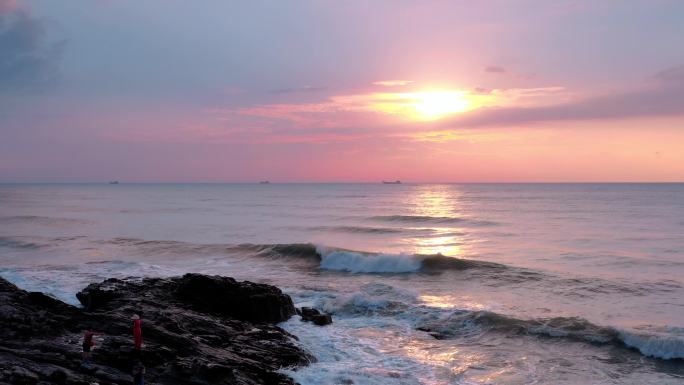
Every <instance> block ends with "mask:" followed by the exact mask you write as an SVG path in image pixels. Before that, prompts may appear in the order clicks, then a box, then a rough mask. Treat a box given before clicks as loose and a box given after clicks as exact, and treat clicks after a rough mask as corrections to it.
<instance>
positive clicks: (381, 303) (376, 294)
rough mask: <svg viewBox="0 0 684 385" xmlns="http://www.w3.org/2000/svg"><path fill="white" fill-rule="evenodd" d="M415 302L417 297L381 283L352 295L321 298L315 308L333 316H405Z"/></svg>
mask: <svg viewBox="0 0 684 385" xmlns="http://www.w3.org/2000/svg"><path fill="white" fill-rule="evenodd" d="M416 301H417V295H416V294H415V293H411V292H409V291H407V290H402V289H399V288H396V287H393V286H390V285H385V284H382V283H370V284H366V285H363V286H362V287H361V289H360V290H359V291H357V292H354V293H349V294H341V295H337V296H334V297H332V298H331V297H328V296H325V297H321V298H320V299H319V300H318V301H316V304H315V305H316V307H319V308H321V309H323V310H324V311H326V312H328V313H333V314H353V315H359V314H363V315H386V316H390V315H396V314H398V313H402V314H405V313H406V311H407V310H409V309H410V307H412V306H413V304H415V303H416Z"/></svg>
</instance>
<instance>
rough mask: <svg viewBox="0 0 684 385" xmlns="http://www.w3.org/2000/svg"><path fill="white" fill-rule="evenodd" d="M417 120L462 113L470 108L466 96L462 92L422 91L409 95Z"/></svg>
mask: <svg viewBox="0 0 684 385" xmlns="http://www.w3.org/2000/svg"><path fill="white" fill-rule="evenodd" d="M409 97H410V98H411V99H413V102H412V106H413V108H414V109H415V111H416V113H417V117H418V118H422V119H425V120H435V119H440V118H443V117H445V116H447V115H451V114H456V113H459V112H464V111H466V110H468V108H469V107H470V104H471V103H470V101H469V100H468V99H467V95H466V93H465V92H462V91H424V92H415V93H412V94H410V95H409Z"/></svg>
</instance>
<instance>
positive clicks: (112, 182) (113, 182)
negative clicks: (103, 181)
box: [109, 180, 119, 184]
mask: <svg viewBox="0 0 684 385" xmlns="http://www.w3.org/2000/svg"><path fill="white" fill-rule="evenodd" d="M109 184H119V181H118V180H113V181H111V182H109Z"/></svg>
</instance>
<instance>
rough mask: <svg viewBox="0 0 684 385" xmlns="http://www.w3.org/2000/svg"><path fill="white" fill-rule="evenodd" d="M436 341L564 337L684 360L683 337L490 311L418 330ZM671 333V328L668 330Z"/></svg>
mask: <svg viewBox="0 0 684 385" xmlns="http://www.w3.org/2000/svg"><path fill="white" fill-rule="evenodd" d="M417 329H418V330H422V331H426V332H429V333H430V334H431V335H433V336H434V337H435V338H438V339H449V338H458V337H463V336H468V335H470V334H473V333H482V332H486V331H494V332H499V333H504V334H518V335H537V336H542V337H549V338H563V339H568V340H573V341H581V342H587V343H592V344H598V345H606V344H613V345H619V346H626V347H629V348H633V349H636V350H638V351H639V352H640V353H641V354H643V355H645V356H648V357H654V358H660V359H684V334H681V333H679V334H678V333H657V332H654V331H651V330H645V331H627V330H620V329H618V328H615V327H611V326H599V325H596V324H593V323H591V322H590V321H587V320H586V319H583V318H580V317H554V318H540V319H530V320H524V319H517V318H513V317H509V316H505V315H502V314H497V313H494V312H491V311H465V310H459V311H455V312H453V313H451V314H450V315H449V316H447V317H445V318H442V319H439V320H432V321H429V322H427V323H424V324H422V325H420V326H418V327H417ZM668 330H669V331H672V328H668Z"/></svg>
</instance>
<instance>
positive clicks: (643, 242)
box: [0, 183, 684, 385]
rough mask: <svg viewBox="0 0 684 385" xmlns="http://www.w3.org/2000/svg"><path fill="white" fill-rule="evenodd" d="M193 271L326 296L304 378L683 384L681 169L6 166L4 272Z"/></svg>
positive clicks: (307, 336) (69, 289)
mask: <svg viewBox="0 0 684 385" xmlns="http://www.w3.org/2000/svg"><path fill="white" fill-rule="evenodd" d="M186 272H200V273H208V274H220V275H226V276H232V277H235V278H237V279H239V280H250V281H255V282H262V283H268V284H273V285H276V286H278V287H280V288H282V289H283V290H284V291H285V292H286V293H288V294H289V295H291V296H292V298H293V300H294V301H295V304H296V305H297V306H315V307H317V308H319V309H322V310H325V311H328V312H331V313H332V314H333V318H334V323H333V324H332V325H330V326H326V327H315V326H312V325H311V324H308V323H303V322H300V321H299V320H298V319H297V317H294V318H293V319H291V320H290V321H288V322H285V323H283V324H282V325H281V326H282V327H283V328H284V329H286V330H288V331H290V332H291V333H293V334H295V335H297V336H298V337H299V343H300V344H301V345H302V346H303V347H304V348H305V349H307V350H308V351H310V352H311V353H312V354H314V355H315V356H316V357H317V358H318V362H316V363H313V364H312V365H310V366H308V367H305V368H300V369H298V370H296V371H292V370H288V369H283V371H284V372H286V373H287V374H288V375H290V376H292V377H293V378H294V379H295V380H296V381H298V382H299V383H301V384H302V385H311V384H359V385H362V384H430V385H433V384H435V385H436V384H683V383H684V184H400V185H383V184H277V183H271V184H127V183H122V184H118V185H109V184H1V185H0V276H2V277H4V278H6V279H8V280H10V281H12V282H14V283H15V284H17V285H18V286H19V287H21V288H24V289H27V290H35V291H44V292H47V293H49V294H51V295H53V296H55V297H57V298H59V299H61V300H64V301H66V302H68V303H72V304H78V301H77V300H76V297H75V293H76V292H77V291H79V290H80V289H82V288H83V287H85V286H86V285H87V284H88V283H90V282H94V281H99V280H102V279H104V278H109V277H144V276H174V275H180V274H183V273H186Z"/></svg>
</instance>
